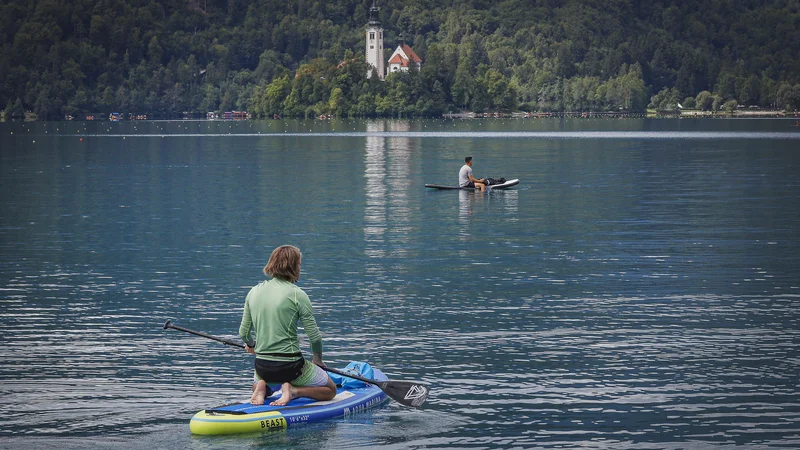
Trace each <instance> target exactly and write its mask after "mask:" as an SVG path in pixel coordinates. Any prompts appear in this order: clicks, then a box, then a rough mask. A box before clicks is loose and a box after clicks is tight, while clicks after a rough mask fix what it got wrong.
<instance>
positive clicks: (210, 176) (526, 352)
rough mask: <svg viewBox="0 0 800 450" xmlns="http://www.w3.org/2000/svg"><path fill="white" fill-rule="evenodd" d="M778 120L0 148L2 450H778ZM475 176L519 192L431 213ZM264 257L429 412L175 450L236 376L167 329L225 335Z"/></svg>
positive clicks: (101, 137)
mask: <svg viewBox="0 0 800 450" xmlns="http://www.w3.org/2000/svg"><path fill="white" fill-rule="evenodd" d="M793 123H794V120H666V119H665V120H646V119H638V120H604V119H588V120H587V119H583V120H580V119H574V120H558V119H546V120H499V119H492V120H466V121H462V120H430V121H391V120H375V121H358V120H350V121H347V120H344V121H263V122H257V121H251V122H236V123H232V122H207V121H193V122H191V121H190V122H183V121H167V122H122V123H109V122H86V123H83V122H62V123H2V124H0V146H2V150H1V151H0V192H1V194H0V195H1V196H2V202H0V208H1V209H0V238H1V239H0V330H1V332H0V336H2V346H0V361H2V365H0V396H1V397H2V401H1V402H0V416H2V418H3V420H2V421H0V437H2V439H1V440H0V447H2V448H33V447H35V448H38V449H43V448H117V449H134V448H136V449H138V448H141V449H153V448H191V449H216V448H308V449H319V448H326V449H338V448H383V449H405V448H482V449H494V448H498V449H512V448H582V449H684V448H702V449H731V448H748V449H749V448H798V447H800V395H799V394H800V392H798V391H799V390H800V375H798V374H799V373H800V347H799V346H800V130H799V129H798V128H795V127H792V126H790V125H791V124H793ZM467 155H471V156H473V157H474V158H475V159H474V162H475V164H474V166H473V168H474V170H475V173H476V175H478V176H491V177H495V178H499V177H505V178H519V179H520V180H521V182H520V184H519V185H518V186H516V187H515V188H513V189H511V190H507V191H491V192H487V193H475V192H467V191H434V190H430V189H426V188H425V187H424V184H425V183H438V184H455V182H456V180H457V174H458V170H459V168H460V167H461V165H462V164H463V158H464V156H467ZM281 244H294V245H297V246H298V247H300V248H301V250H302V251H303V255H304V259H303V274H302V277H301V280H300V282H299V285H300V286H301V287H302V288H303V289H305V290H306V291H307V292H308V293H309V295H310V297H311V299H312V302H313V303H314V307H315V312H316V317H317V321H318V324H319V326H320V328H321V330H322V332H323V336H324V345H325V360H326V362H327V363H329V364H330V365H332V366H338V367H343V366H344V365H346V364H347V363H348V362H349V361H352V360H363V361H368V362H370V363H372V364H373V365H374V366H376V367H379V368H381V369H382V370H383V371H384V372H386V373H387V374H388V375H389V377H390V378H391V379H397V380H419V381H424V382H427V383H429V384H430V387H431V392H432V393H431V396H430V398H429V400H428V402H427V403H426V405H425V407H424V408H422V409H419V410H409V409H406V408H404V407H401V406H399V405H397V404H396V403H390V404H387V405H385V406H383V407H380V408H377V409H375V410H372V411H369V412H366V413H363V414H357V415H354V416H351V417H349V418H346V419H336V420H330V421H327V422H323V423H318V424H311V425H308V426H303V427H301V428H297V429H291V430H288V431H284V432H272V433H268V434H264V435H255V436H252V435H251V436H238V437H224V438H213V437H195V436H192V435H191V434H190V433H189V427H188V422H189V419H190V418H191V416H192V415H193V414H194V413H195V412H197V411H198V410H200V409H203V408H206V407H212V406H217V405H219V404H223V403H226V402H230V401H234V400H244V399H247V398H249V387H250V377H251V375H252V360H251V358H250V357H249V356H248V355H246V354H245V353H244V352H242V351H241V350H239V349H235V348H232V347H228V346H225V345H222V344H219V343H217V342H213V341H210V340H206V339H203V338H199V337H194V336H191V335H189V334H185V333H181V332H177V331H165V330H163V329H162V325H163V323H164V322H165V321H166V320H167V319H173V320H174V321H175V323H177V324H179V325H182V326H184V327H188V328H192V329H196V330H201V331H205V332H207V333H210V334H214V335H219V336H223V337H229V338H236V335H237V332H238V325H239V321H240V318H241V308H242V305H243V302H244V296H245V295H246V293H247V291H248V289H249V288H250V287H251V286H253V285H255V284H256V283H258V282H259V281H261V280H262V279H263V278H264V277H263V274H262V273H261V269H262V267H263V266H264V264H265V263H266V260H267V258H268V256H269V253H270V252H271V250H272V249H273V248H274V247H276V246H278V245H281ZM303 342H304V343H305V345H306V348H307V340H306V339H305V336H304V335H303Z"/></svg>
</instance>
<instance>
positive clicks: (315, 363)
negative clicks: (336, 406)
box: [239, 245, 336, 406]
mask: <svg viewBox="0 0 800 450" xmlns="http://www.w3.org/2000/svg"><path fill="white" fill-rule="evenodd" d="M302 257H303V255H302V254H301V253H300V249H298V248H297V247H294V246H291V245H282V246H280V247H278V248H276V249H275V250H273V251H272V255H270V257H269V261H268V262H267V265H266V266H265V267H264V274H265V275H267V276H270V277H272V279H271V280H268V281H262V282H261V283H259V284H258V285H256V286H255V287H253V288H252V289H250V292H249V293H248V294H247V298H246V299H245V303H244V313H243V314H242V323H241V325H240V326H239V337H241V338H242V340H243V341H244V342H245V347H244V349H245V351H246V352H248V353H250V354H253V355H255V356H256V358H255V361H254V363H253V364H254V366H255V375H254V380H253V396H252V397H251V398H250V403H252V404H254V405H263V404H264V399H265V398H267V397H269V396H270V395H272V390H271V389H270V387H269V386H267V383H280V384H281V397H280V398H279V399H278V400H275V401H274V402H271V403H270V405H275V406H283V405H285V404H287V403H289V401H291V400H292V399H293V398H297V397H309V398H313V399H314V400H331V399H333V397H335V396H336V385H335V384H334V382H333V380H332V379H331V377H329V376H328V373H327V372H325V370H323V368H324V367H325V364H324V363H323V362H322V335H321V334H320V332H319V328H317V322H316V320H315V319H314V311H313V309H312V307H311V301H310V300H309V298H308V295H306V293H305V292H303V290H302V289H300V288H298V287H297V285H296V284H295V283H297V280H298V279H300V263H301V261H302ZM298 321H299V322H301V323H302V324H303V328H305V330H306V334H308V339H309V341H311V351H312V353H313V357H312V360H311V361H307V360H306V359H305V358H303V354H302V353H301V352H300V343H299V339H298V337H297V324H298ZM251 329H253V330H254V332H255V343H253V342H252V341H251V339H250V330H251Z"/></svg>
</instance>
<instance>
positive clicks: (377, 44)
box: [366, 0, 386, 80]
mask: <svg viewBox="0 0 800 450" xmlns="http://www.w3.org/2000/svg"><path fill="white" fill-rule="evenodd" d="M366 50H367V52H366V54H367V64H369V65H371V66H372V67H374V68H375V71H376V72H378V78H380V79H381V80H383V79H384V78H385V77H386V68H385V65H384V63H383V28H381V22H380V20H378V7H377V6H375V0H372V7H371V8H370V9H369V23H368V24H367V49H366ZM370 76H372V71H370V72H368V73H367V78H369V77H370Z"/></svg>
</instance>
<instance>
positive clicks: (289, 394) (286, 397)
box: [270, 383, 294, 406]
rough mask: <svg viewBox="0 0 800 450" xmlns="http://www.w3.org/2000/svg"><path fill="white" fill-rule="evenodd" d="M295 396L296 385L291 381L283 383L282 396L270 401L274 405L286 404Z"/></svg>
mask: <svg viewBox="0 0 800 450" xmlns="http://www.w3.org/2000/svg"><path fill="white" fill-rule="evenodd" d="M293 398H294V387H293V386H292V385H291V384H289V383H283V384H282V385H281V398H279V399H277V400H275V401H274V402H272V403H270V405H272V406H284V405H286V404H287V403H289V402H290V401H292V399H293Z"/></svg>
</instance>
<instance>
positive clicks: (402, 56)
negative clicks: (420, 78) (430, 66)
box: [366, 0, 422, 80]
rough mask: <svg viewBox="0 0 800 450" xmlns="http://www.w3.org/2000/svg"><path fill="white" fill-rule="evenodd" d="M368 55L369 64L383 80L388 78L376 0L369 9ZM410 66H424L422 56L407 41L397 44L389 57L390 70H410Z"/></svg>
mask: <svg viewBox="0 0 800 450" xmlns="http://www.w3.org/2000/svg"><path fill="white" fill-rule="evenodd" d="M366 33H367V34H366V38H367V39H366V41H367V43H366V56H367V64H369V65H370V66H372V69H374V70H375V72H376V73H377V74H378V78H380V79H381V80H384V79H386V75H387V70H386V64H385V63H384V60H383V59H384V57H383V28H382V27H381V22H380V20H379V19H378V7H377V6H376V5H375V0H372V7H370V9H369V23H367V31H366ZM409 67H415V68H417V69H419V68H420V67H422V58H420V57H419V56H417V54H416V53H414V50H412V49H411V47H409V46H408V45H407V44H406V43H405V42H402V41H401V43H400V45H398V46H397V48H396V49H395V51H394V53H392V56H390V57H389V70H388V73H392V72H399V71H402V72H408V68H409ZM371 76H372V70H370V71H369V72H367V78H370V77H371Z"/></svg>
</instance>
